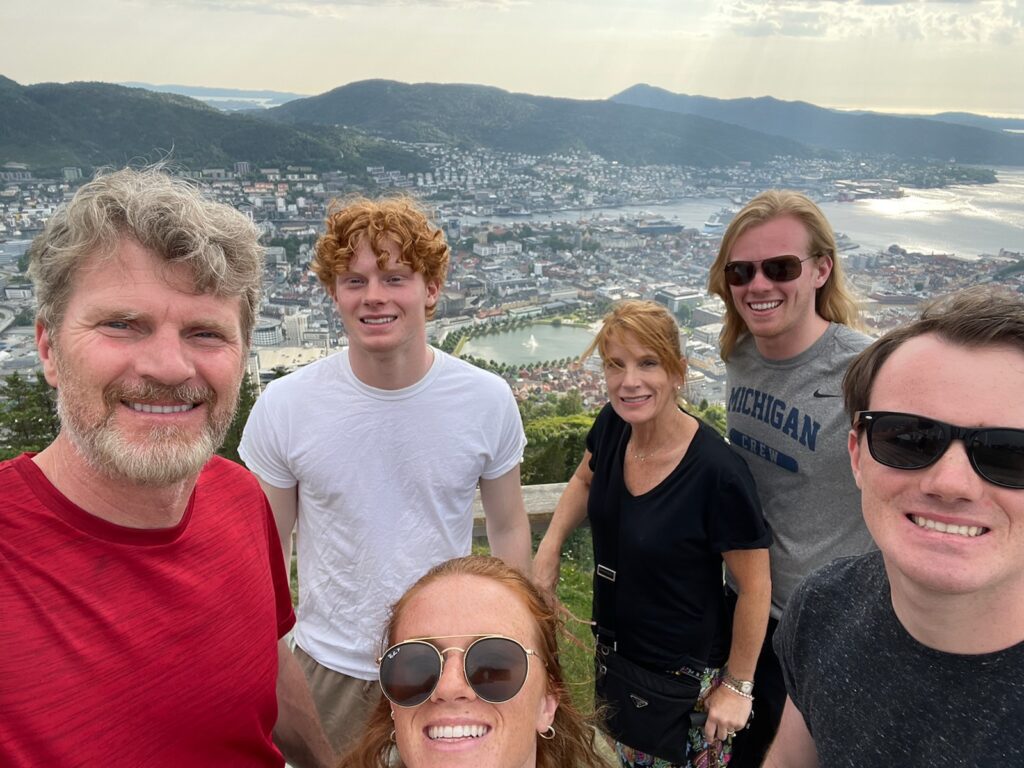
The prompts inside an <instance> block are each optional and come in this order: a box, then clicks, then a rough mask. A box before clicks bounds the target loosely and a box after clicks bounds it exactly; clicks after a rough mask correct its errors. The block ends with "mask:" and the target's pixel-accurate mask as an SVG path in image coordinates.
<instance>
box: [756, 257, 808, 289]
mask: <svg viewBox="0 0 1024 768" xmlns="http://www.w3.org/2000/svg"><path fill="white" fill-rule="evenodd" d="M802 268H803V265H801V264H800V259H798V258H797V257H796V256H778V257H776V258H774V259H765V260H764V261H762V262H761V269H762V271H763V272H764V276H765V277H767V278H768V279H769V280H771V281H772V282H773V283H788V282H789V281H790V280H796V279H797V278H798V277H800V272H801V270H802Z"/></svg>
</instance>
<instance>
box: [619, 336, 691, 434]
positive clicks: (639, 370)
mask: <svg viewBox="0 0 1024 768" xmlns="http://www.w3.org/2000/svg"><path fill="white" fill-rule="evenodd" d="M684 366H685V362H684ZM604 378H605V383H606V384H607V386H608V398H609V400H610V401H611V404H612V408H614V409H615V413H617V414H618V415H619V418H621V419H622V420H623V421H625V422H628V423H630V424H633V425H636V424H644V423H646V422H649V421H652V420H654V419H656V418H658V417H660V416H662V415H664V414H665V413H667V412H669V411H671V410H672V409H675V408H676V395H677V393H678V388H679V387H680V386H682V383H683V382H682V380H681V379H680V378H679V376H677V375H675V374H673V373H670V372H669V371H668V370H667V369H666V368H665V366H664V365H663V364H662V363H661V360H660V359H659V358H658V356H657V355H656V354H655V353H654V351H653V350H650V349H647V348H646V347H644V346H642V345H641V344H640V342H639V341H638V340H637V338H636V337H635V336H634V335H633V334H632V333H629V332H626V333H621V334H619V335H617V336H612V337H610V338H609V340H608V344H607V347H606V348H605V352H604Z"/></svg>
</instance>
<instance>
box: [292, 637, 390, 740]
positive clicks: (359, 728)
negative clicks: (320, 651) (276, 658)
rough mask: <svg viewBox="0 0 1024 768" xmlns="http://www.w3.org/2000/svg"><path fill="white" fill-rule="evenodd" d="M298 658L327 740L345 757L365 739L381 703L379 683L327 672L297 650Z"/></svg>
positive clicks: (327, 670)
mask: <svg viewBox="0 0 1024 768" xmlns="http://www.w3.org/2000/svg"><path fill="white" fill-rule="evenodd" d="M295 658H296V659H298V662H299V666H300V667H302V671H303V672H304V673H305V675H306V680H307V681H308V682H309V691H310V693H312V694H313V701H314V702H315V703H316V709H317V713H318V714H319V715H320V722H321V724H322V725H323V727H324V733H326V734H327V740H328V741H329V742H330V743H331V746H332V747H334V751H335V752H336V753H337V754H338V755H342V754H344V753H345V752H347V751H348V749H349V748H350V747H351V746H352V745H353V744H354V743H355V741H356V740H357V739H358V738H359V737H360V736H362V735H363V728H364V727H365V725H366V721H367V720H369V718H370V713H371V712H372V711H373V709H374V708H375V707H376V706H377V702H378V701H380V698H381V692H380V685H378V684H377V681H376V680H360V679H358V678H355V677H349V676H348V675H343V674H341V673H340V672H335V671H334V670H333V669H328V668H327V667H325V666H324V665H323V664H321V663H320V662H318V661H317V660H316V659H314V658H313V657H312V656H310V655H309V654H308V653H306V652H305V651H304V650H302V649H301V648H299V646H295Z"/></svg>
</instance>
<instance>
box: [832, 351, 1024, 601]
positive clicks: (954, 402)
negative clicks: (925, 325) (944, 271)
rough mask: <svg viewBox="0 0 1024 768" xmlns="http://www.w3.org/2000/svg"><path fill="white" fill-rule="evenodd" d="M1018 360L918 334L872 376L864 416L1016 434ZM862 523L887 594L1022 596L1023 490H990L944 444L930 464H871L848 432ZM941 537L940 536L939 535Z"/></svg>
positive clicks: (1014, 354)
mask: <svg viewBox="0 0 1024 768" xmlns="http://www.w3.org/2000/svg"><path fill="white" fill-rule="evenodd" d="M1021 392H1024V354H1022V353H1021V352H1020V351H1019V350H1016V349H1013V348H1010V347H1005V346H987V347H981V348H976V349H969V348H967V347H963V346H960V345H957V344H951V343H949V342H946V341H944V340H942V339H941V338H939V337H937V336H935V335H934V334H926V335H923V336H918V337H916V338H913V339H910V340H909V341H907V342H905V343H904V344H903V345H902V346H900V347H899V348H898V349H896V350H895V351H894V352H893V353H892V356H891V357H890V358H889V359H888V360H886V361H885V363H883V365H882V367H881V368H880V370H879V371H878V374H877V377H876V379H875V382H874V385H873V387H872V390H871V398H870V408H871V410H885V411H898V412H904V413H906V412H909V413H915V414H919V415H921V416H927V417H930V418H934V419H938V420H940V421H945V422H949V423H952V424H957V425H960V426H965V427H1013V428H1016V429H1021V428H1024V400H1022V399H1021ZM850 459H851V464H852V467H853V473H854V477H855V479H856V481H857V485H858V487H860V489H861V492H862V504H863V510H864V520H865V522H866V523H867V526H868V529H869V530H870V531H871V535H872V536H873V537H874V539H875V542H876V543H877V544H878V548H879V549H880V550H881V551H882V554H883V556H884V558H885V562H886V568H887V570H888V572H889V579H890V582H891V583H892V589H893V595H894V597H896V596H897V594H898V593H902V594H906V593H907V592H908V590H909V591H925V592H931V593H943V594H976V593H983V592H986V593H989V594H991V595H995V596H999V595H1001V594H1016V595H1020V594H1021V593H1022V592H1024V569H1022V568H1021V563H1022V562H1024V490H1013V489H1009V488H1001V487H998V486H996V485H993V484H991V483H989V482H987V481H985V480H983V479H982V478H981V477H979V476H978V474H977V473H976V472H975V471H974V469H973V467H971V464H970V461H969V459H968V457H967V453H966V451H965V449H964V444H963V443H962V442H960V441H954V442H953V443H952V444H951V445H950V446H949V448H948V449H947V450H946V452H945V453H944V454H943V455H942V456H941V457H940V458H939V459H938V460H937V461H936V462H935V463H934V464H932V465H931V466H929V467H926V468H924V469H917V470H901V469H892V468H890V467H886V466H883V465H882V464H879V463H878V462H876V461H875V460H874V459H873V458H872V457H871V455H870V453H869V451H868V446H867V441H866V437H864V435H863V434H858V433H856V432H851V433H850ZM943 528H944V529H945V530H940V529H943Z"/></svg>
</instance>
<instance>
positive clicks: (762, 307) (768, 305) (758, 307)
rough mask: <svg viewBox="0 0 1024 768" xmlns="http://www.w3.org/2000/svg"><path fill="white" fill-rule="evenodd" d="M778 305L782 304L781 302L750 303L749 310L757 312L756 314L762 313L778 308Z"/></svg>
mask: <svg viewBox="0 0 1024 768" xmlns="http://www.w3.org/2000/svg"><path fill="white" fill-rule="evenodd" d="M780 304H782V302H781V301H759V302H751V303H750V308H751V309H753V310H756V311H758V312H763V311H765V310H767V309H775V308H776V307H777V306H779V305H780Z"/></svg>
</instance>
